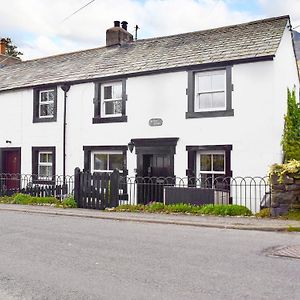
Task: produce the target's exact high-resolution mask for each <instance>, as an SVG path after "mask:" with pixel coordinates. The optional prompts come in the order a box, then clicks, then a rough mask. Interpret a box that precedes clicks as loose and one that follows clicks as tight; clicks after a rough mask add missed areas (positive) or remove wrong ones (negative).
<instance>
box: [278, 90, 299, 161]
mask: <svg viewBox="0 0 300 300" xmlns="http://www.w3.org/2000/svg"><path fill="white" fill-rule="evenodd" d="M282 148H283V154H284V162H288V161H291V160H292V159H296V160H300V107H299V104H298V103H297V100H296V91H295V89H293V90H292V91H290V90H289V89H288V99H287V113H286V115H285V116H284V131H283V137H282Z"/></svg>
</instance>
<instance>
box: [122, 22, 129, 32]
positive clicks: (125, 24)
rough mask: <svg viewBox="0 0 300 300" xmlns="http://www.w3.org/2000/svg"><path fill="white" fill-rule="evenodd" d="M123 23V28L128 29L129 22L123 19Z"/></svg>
mask: <svg viewBox="0 0 300 300" xmlns="http://www.w3.org/2000/svg"><path fill="white" fill-rule="evenodd" d="M121 24H122V28H123V29H124V30H126V31H127V25H128V22H126V21H123V22H122V23H121Z"/></svg>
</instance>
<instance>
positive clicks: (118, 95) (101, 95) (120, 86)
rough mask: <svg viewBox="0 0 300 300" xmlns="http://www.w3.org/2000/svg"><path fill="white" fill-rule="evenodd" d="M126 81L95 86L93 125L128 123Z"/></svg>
mask: <svg viewBox="0 0 300 300" xmlns="http://www.w3.org/2000/svg"><path fill="white" fill-rule="evenodd" d="M125 83H126V81H125V80H121V81H113V82H103V83H96V84H95V98H94V119H93V123H110V122H126V121H127V116H126V98H127V97H126V84H125Z"/></svg>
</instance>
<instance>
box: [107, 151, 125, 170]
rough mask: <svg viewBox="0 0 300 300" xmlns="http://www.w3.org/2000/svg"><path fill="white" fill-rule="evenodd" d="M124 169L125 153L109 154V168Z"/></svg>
mask: <svg viewBox="0 0 300 300" xmlns="http://www.w3.org/2000/svg"><path fill="white" fill-rule="evenodd" d="M114 169H119V170H122V169H123V155H122V154H109V170H114Z"/></svg>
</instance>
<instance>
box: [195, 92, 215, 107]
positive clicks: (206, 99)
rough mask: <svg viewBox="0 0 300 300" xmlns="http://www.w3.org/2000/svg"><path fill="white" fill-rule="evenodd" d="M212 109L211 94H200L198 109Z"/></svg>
mask: <svg viewBox="0 0 300 300" xmlns="http://www.w3.org/2000/svg"><path fill="white" fill-rule="evenodd" d="M209 108H212V94H200V95H199V103H198V109H200V110H201V109H209Z"/></svg>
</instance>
